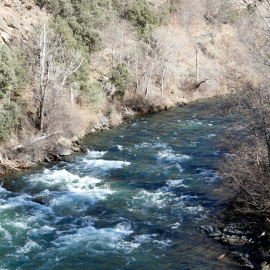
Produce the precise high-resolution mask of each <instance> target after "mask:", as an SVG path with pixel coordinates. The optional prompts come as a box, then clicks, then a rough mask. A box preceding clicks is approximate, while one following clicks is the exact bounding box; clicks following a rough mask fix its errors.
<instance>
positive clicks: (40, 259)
mask: <svg viewBox="0 0 270 270" xmlns="http://www.w3.org/2000/svg"><path fill="white" fill-rule="evenodd" d="M218 106H219V105H218V102H217V100H214V101H213V100H212V101H211V100H210V101H200V102H197V103H194V104H190V105H188V106H185V107H179V108H175V109H172V110H169V111H164V112H161V113H159V114H155V115H149V116H144V117H143V118H141V117H137V118H134V119H133V120H132V121H131V123H124V124H122V125H120V126H119V127H117V128H115V129H113V130H108V131H104V132H102V133H97V134H93V135H91V136H89V137H87V138H85V139H84V144H85V145H86V147H87V148H88V152H87V153H86V154H78V155H76V156H73V157H72V158H69V159H68V160H66V161H65V162H60V163H57V164H53V165H50V166H47V167H40V168H36V169H33V170H32V171H28V172H20V173H16V174H12V175H10V176H7V177H6V178H5V181H4V185H3V186H2V187H0V239H1V241H0V269H3V270H4V269H18V270H19V269H39V270H45V269H46V270H47V269H50V270H51V269H59V270H60V269H61V270H63V269H80V270H81V269H85V270H86V269H87V270H89V269H240V267H238V266H237V265H235V264H234V262H232V261H230V259H229V258H227V257H225V258H223V259H221V260H219V259H218V257H219V256H220V255H221V254H224V248H223V247H222V246H221V245H220V244H219V243H217V242H216V241H215V240H213V239H210V238H207V236H206V235H204V234H202V233H201V232H199V231H198V228H200V227H201V226H204V225H215V224H218V223H219V222H220V220H221V219H222V215H223V211H224V208H225V206H224V203H226V202H227V200H228V199H229V194H227V193H225V192H224V191H222V189H221V188H220V184H221V181H222V180H221V179H220V178H219V176H218V174H217V172H216V169H217V162H218V160H219V157H220V156H221V155H222V152H221V150H220V149H219V146H218V145H219V144H218V140H219V136H220V134H222V132H223V130H224V128H225V125H226V122H227V121H228V119H226V118H224V117H221V115H220V114H219V113H218V109H217V108H218Z"/></svg>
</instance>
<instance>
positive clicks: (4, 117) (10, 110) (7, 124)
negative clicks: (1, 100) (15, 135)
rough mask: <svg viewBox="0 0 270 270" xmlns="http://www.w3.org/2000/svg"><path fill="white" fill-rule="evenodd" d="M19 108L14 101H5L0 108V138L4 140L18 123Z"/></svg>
mask: <svg viewBox="0 0 270 270" xmlns="http://www.w3.org/2000/svg"><path fill="white" fill-rule="evenodd" d="M18 116H19V108H18V106H17V104H16V103H14V102H11V103H10V104H8V103H5V104H4V105H3V107H2V109H0V140H6V139H7V138H8V137H9V136H10V134H11V131H12V129H13V128H14V127H15V125H16V124H17V123H18Z"/></svg>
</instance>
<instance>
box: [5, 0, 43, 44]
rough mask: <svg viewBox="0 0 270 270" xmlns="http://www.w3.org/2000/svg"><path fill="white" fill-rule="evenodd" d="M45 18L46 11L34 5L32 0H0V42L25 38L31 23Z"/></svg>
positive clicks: (29, 30)
mask: <svg viewBox="0 0 270 270" xmlns="http://www.w3.org/2000/svg"><path fill="white" fill-rule="evenodd" d="M46 18H47V15H46V13H45V12H43V11H41V10H40V9H39V8H38V7H37V6H36V4H35V2H34V0H1V1H0V43H6V44H9V43H10V42H11V41H12V40H14V39H18V40H21V39H22V40H24V41H25V40H27V37H28V35H29V33H30V32H31V30H32V27H33V25H34V24H35V23H37V22H38V21H42V20H46Z"/></svg>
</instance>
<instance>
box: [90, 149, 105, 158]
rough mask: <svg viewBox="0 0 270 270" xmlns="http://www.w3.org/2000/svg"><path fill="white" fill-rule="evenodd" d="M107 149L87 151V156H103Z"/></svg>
mask: <svg viewBox="0 0 270 270" xmlns="http://www.w3.org/2000/svg"><path fill="white" fill-rule="evenodd" d="M106 153H107V151H90V150H88V151H87V154H86V157H88V158H101V157H103V156H104V155H105V154H106Z"/></svg>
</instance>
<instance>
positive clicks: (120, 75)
mask: <svg viewBox="0 0 270 270" xmlns="http://www.w3.org/2000/svg"><path fill="white" fill-rule="evenodd" d="M110 80H111V82H112V83H113V84H114V85H115V87H116V89H117V91H116V95H118V96H119V97H121V98H123V97H124V95H125V90H126V88H127V84H128V82H129V70H128V68H127V66H126V64H125V63H121V64H118V65H117V67H116V68H115V69H114V70H113V71H112V75H111V78H110Z"/></svg>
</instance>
